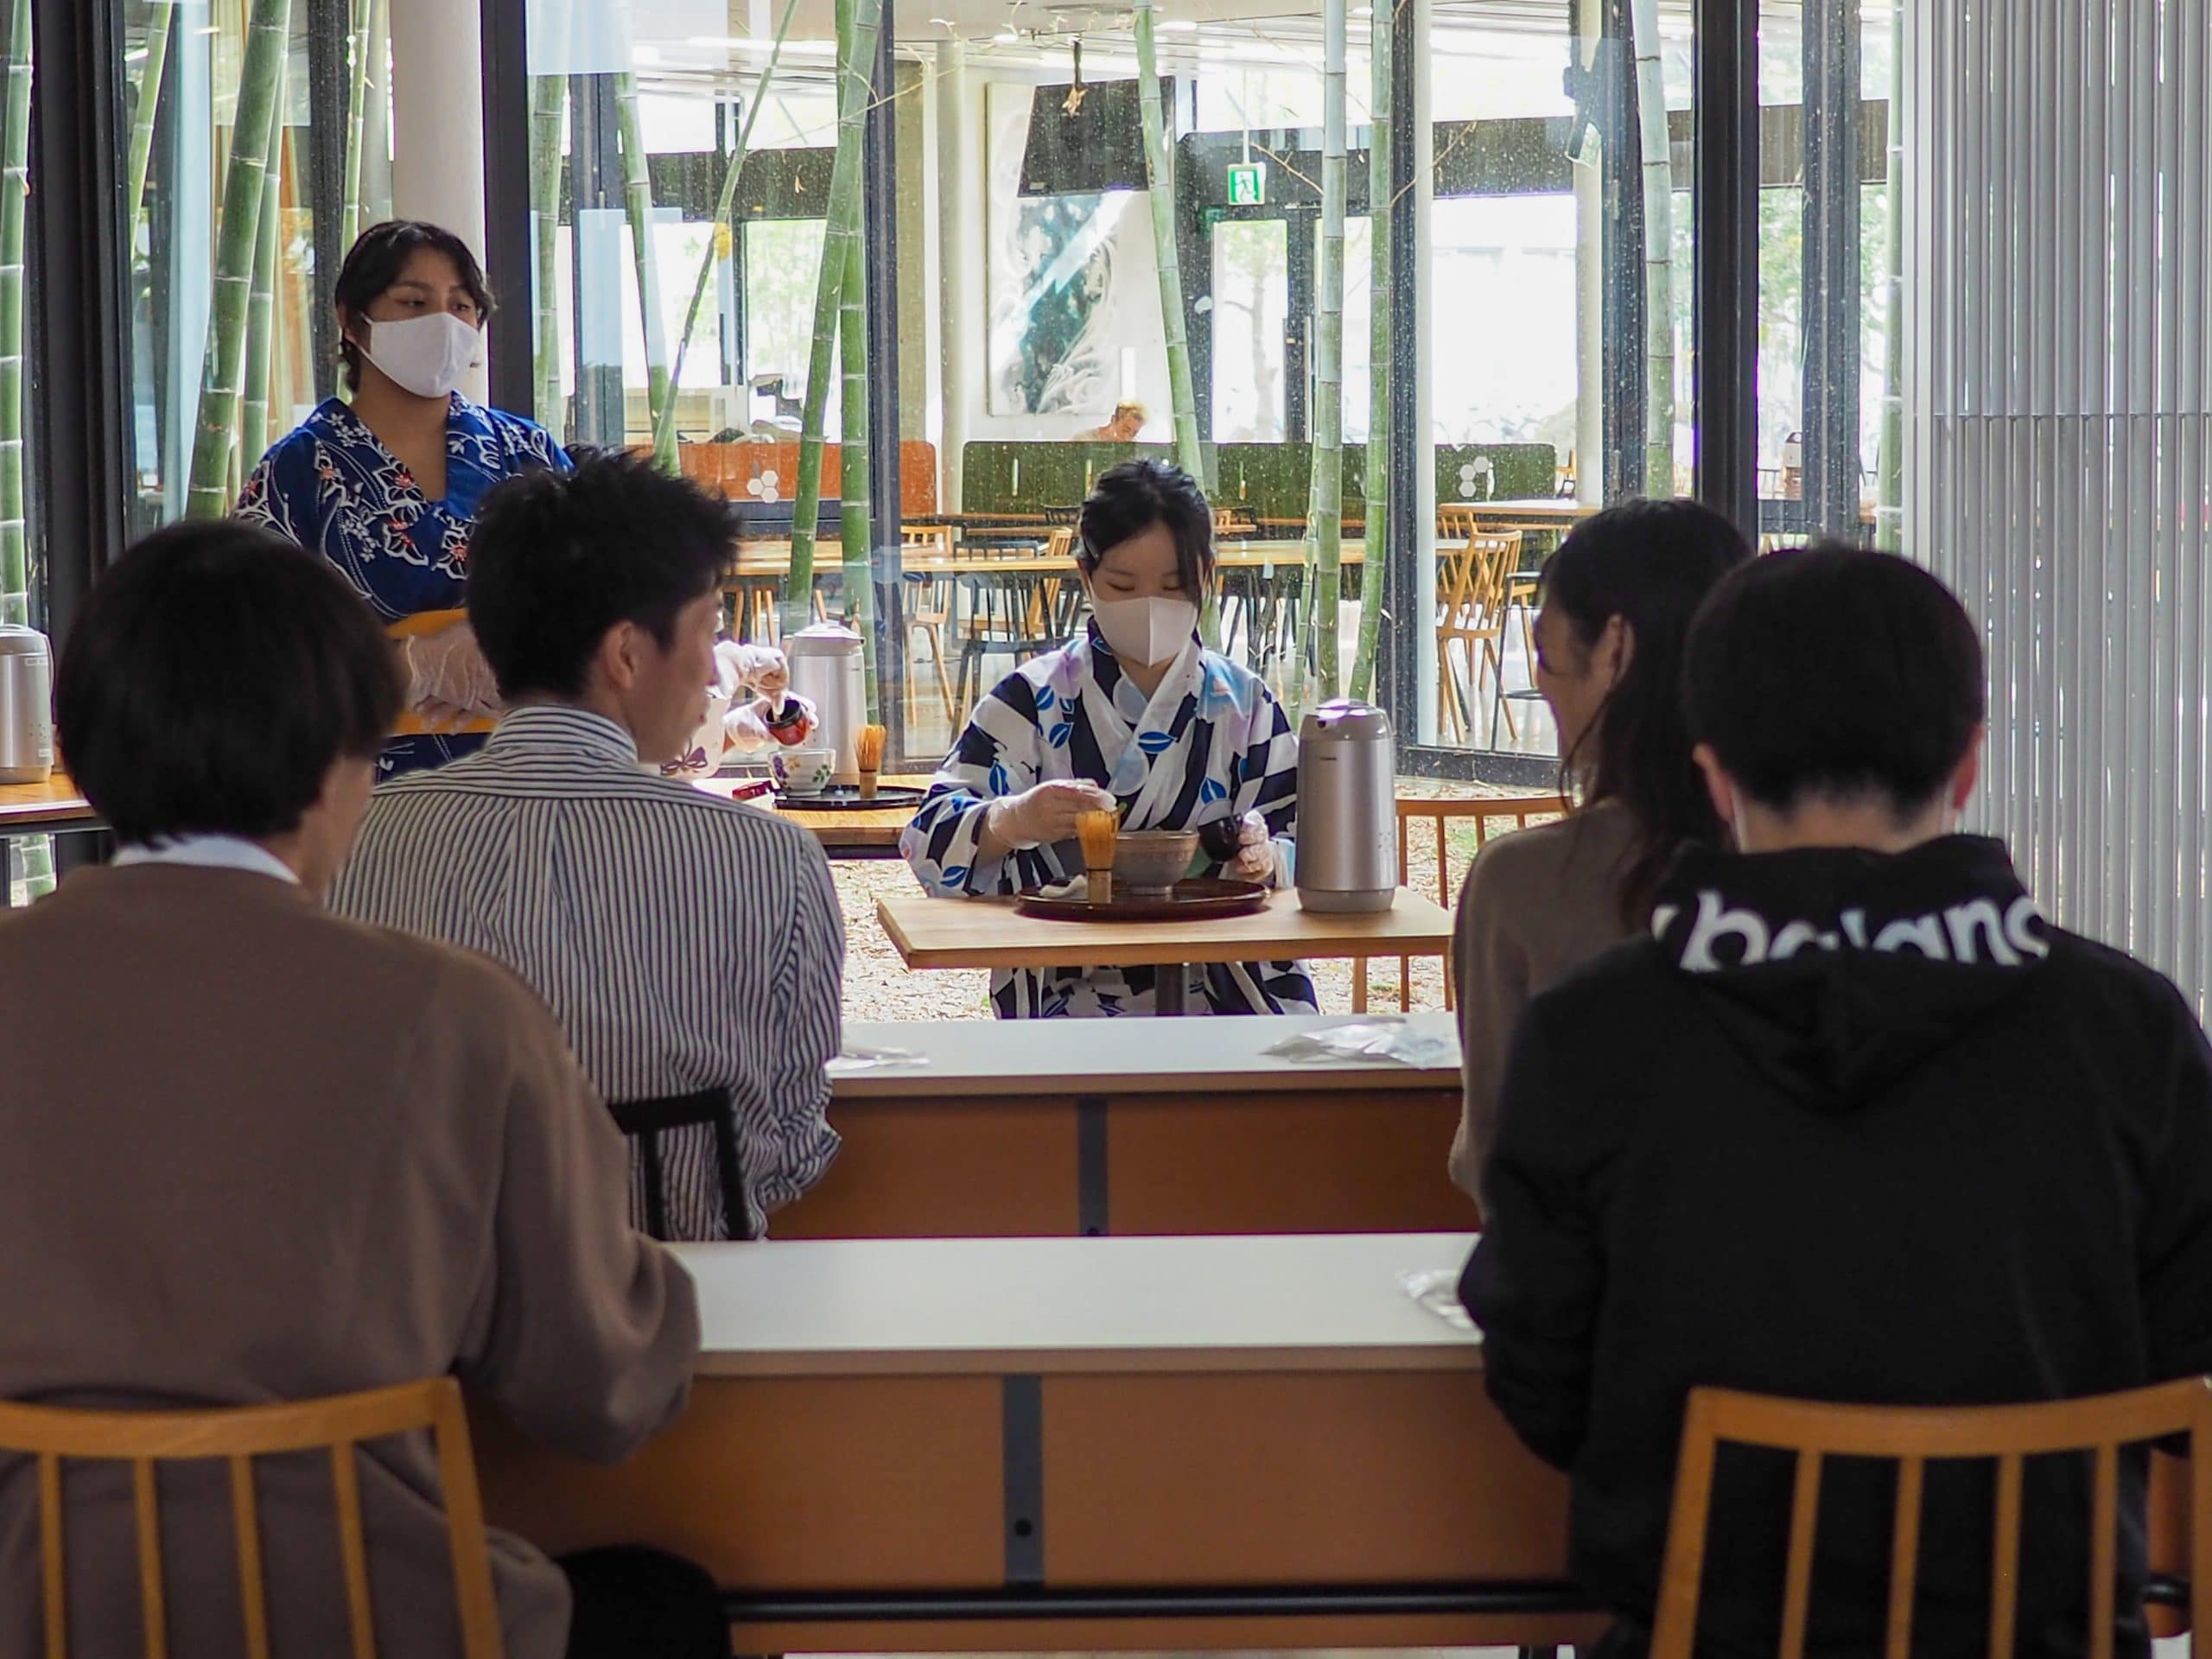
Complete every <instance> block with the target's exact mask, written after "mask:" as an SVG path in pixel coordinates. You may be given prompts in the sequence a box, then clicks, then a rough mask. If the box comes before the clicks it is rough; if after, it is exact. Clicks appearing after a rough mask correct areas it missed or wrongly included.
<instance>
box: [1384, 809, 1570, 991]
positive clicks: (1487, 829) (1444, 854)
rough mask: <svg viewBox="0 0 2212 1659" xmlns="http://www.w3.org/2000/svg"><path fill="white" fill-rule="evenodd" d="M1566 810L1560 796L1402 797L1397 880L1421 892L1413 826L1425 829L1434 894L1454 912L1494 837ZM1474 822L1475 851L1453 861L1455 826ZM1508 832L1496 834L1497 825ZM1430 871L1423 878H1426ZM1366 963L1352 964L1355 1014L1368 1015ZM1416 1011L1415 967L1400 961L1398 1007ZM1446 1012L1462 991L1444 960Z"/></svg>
mask: <svg viewBox="0 0 2212 1659" xmlns="http://www.w3.org/2000/svg"><path fill="white" fill-rule="evenodd" d="M1567 810H1568V804H1567V799H1566V798H1565V797H1564V796H1560V795H1495V796H1491V797H1489V798H1472V797H1470V798H1452V799H1435V798H1429V797H1425V796H1410V795H1401V796H1400V797H1399V798H1398V880H1399V881H1400V882H1401V883H1402V884H1403V885H1404V886H1406V887H1423V890H1424V891H1425V890H1426V888H1425V886H1424V884H1423V883H1422V882H1421V881H1419V880H1416V879H1415V876H1416V872H1415V871H1414V859H1413V855H1414V844H1415V835H1414V825H1415V824H1416V823H1418V824H1421V826H1422V828H1421V832H1420V836H1419V840H1420V842H1421V851H1422V852H1423V853H1426V852H1427V850H1428V849H1429V847H1430V846H1431V845H1433V847H1434V849H1435V852H1436V862H1435V864H1434V866H1433V868H1434V869H1435V871H1436V888H1435V893H1434V894H1433V897H1434V898H1435V899H1436V901H1437V902H1438V903H1439V904H1440V905H1442V906H1444V907H1445V908H1446V910H1449V909H1451V908H1452V899H1453V898H1454V896H1455V895H1456V894H1457V893H1459V884H1460V883H1461V882H1463V881H1465V880H1466V879H1467V866H1468V865H1470V864H1471V863H1473V862H1474V858H1475V855H1476V854H1477V853H1479V852H1480V851H1482V849H1484V847H1485V846H1487V845H1488V844H1489V843H1490V841H1491V837H1492V836H1502V835H1506V834H1510V832H1511V831H1512V830H1514V829H1527V828H1528V827H1529V824H1530V823H1534V822H1535V821H1536V820H1537V819H1539V818H1556V817H1563V816H1564V815H1565V814H1566V813H1567ZM1470 820H1471V821H1472V823H1473V824H1474V826H1475V841H1474V845H1473V847H1471V849H1468V852H1467V855H1466V856H1465V858H1461V859H1455V858H1453V857H1452V847H1451V837H1450V833H1449V828H1450V826H1451V824H1452V823H1454V822H1466V821H1470ZM1501 823H1502V824H1504V825H1506V826H1507V828H1505V829H1498V828H1497V827H1496V826H1497V825H1499V824H1501ZM1419 874H1421V875H1422V876H1426V874H1427V867H1424V868H1423V869H1422V870H1421V872H1420V873H1419ZM1367 967H1368V964H1367V960H1366V958H1364V957H1362V958H1360V959H1359V960H1358V961H1357V962H1355V963H1353V964H1352V970H1351V1007H1352V1012H1353V1013H1354V1014H1365V1013H1366V1012H1367V1002H1368V991H1369V988H1368V980H1367ZM1413 1005H1414V964H1413V958H1412V957H1399V958H1398V1006H1399V1007H1401V1008H1408V1009H1409V1008H1411V1007H1413ZM1444 1006H1445V1007H1447V1008H1454V1007H1458V1006H1459V987H1458V985H1457V983H1456V982H1455V980H1454V976H1453V973H1452V957H1451V956H1450V954H1449V953H1448V952H1447V953H1446V956H1445V958H1444Z"/></svg>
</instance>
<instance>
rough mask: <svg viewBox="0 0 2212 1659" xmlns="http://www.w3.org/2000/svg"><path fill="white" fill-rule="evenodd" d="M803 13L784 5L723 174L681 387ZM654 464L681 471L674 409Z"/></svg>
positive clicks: (687, 321)
mask: <svg viewBox="0 0 2212 1659" xmlns="http://www.w3.org/2000/svg"><path fill="white" fill-rule="evenodd" d="M797 15H798V0H784V15H783V16H782V18H781V19H779V21H778V22H777V24H776V38H775V41H774V43H773V44H772V45H771V46H770V47H769V48H768V61H767V62H766V64H764V65H762V66H761V69H760V81H759V82H758V83H757V84H756V85H755V86H754V87H753V104H752V107H751V108H749V109H747V111H746V112H745V124H744V126H743V127H741V128H740V129H739V130H738V135H737V149H736V150H735V151H734V153H733V154H732V155H731V156H730V158H729V166H728V168H725V169H724V170H723V172H722V188H721V195H720V196H719V197H717V198H716V199H715V223H714V229H713V232H712V234H710V235H709V237H708V238H707V251H706V252H705V253H704V254H703V255H702V256H701V257H700V260H699V277H698V280H697V281H696V282H695V283H692V285H691V305H690V309H688V310H687V311H685V312H684V314H683V333H682V334H680V335H678V336H677V341H676V384H677V385H683V359H685V358H686V357H688V356H690V353H691V340H692V336H693V335H694V334H696V332H697V331H698V327H699V316H700V313H701V311H702V309H703V308H704V307H705V305H706V300H707V288H708V285H709V283H712V282H713V281H714V279H715V261H716V259H717V258H718V257H720V256H721V238H723V237H724V236H726V235H734V233H735V232H736V228H737V219H736V212H737V187H738V181H739V179H740V177H741V175H742V174H743V173H744V171H745V158H746V156H747V154H749V153H750V151H751V149H752V147H753V126H754V124H756V123H757V122H758V121H759V120H760V111H762V110H763V109H764V108H766V105H767V102H768V88H769V86H771V85H772V83H773V81H774V79H775V74H776V66H777V64H778V63H779V61H780V60H782V58H783V55H784V37H785V35H788V34H789V33H790V32H791V19H792V18H793V17H794V16H797ZM653 461H654V462H655V463H656V464H657V465H658V467H660V468H661V470H662V471H663V472H667V473H673V472H675V471H676V470H677V460H676V410H675V405H674V404H672V403H671V404H670V406H669V408H668V409H667V410H666V411H664V414H663V416H662V418H661V419H660V420H659V421H658V423H656V424H655V425H654V427H653Z"/></svg>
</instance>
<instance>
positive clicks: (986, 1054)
mask: <svg viewBox="0 0 2212 1659" xmlns="http://www.w3.org/2000/svg"><path fill="white" fill-rule="evenodd" d="M1369 1019H1372V1020H1386V1021H1395V1022H1398V1023H1402V1025H1403V1026H1404V1027H1406V1028H1407V1030H1408V1031H1409V1032H1412V1033H1418V1034H1420V1035H1421V1036H1424V1037H1436V1038H1441V1039H1445V1040H1446V1041H1447V1042H1449V1043H1450V1044H1451V1054H1450V1058H1449V1059H1448V1060H1447V1061H1446V1062H1444V1063H1442V1064H1440V1065H1433V1066H1413V1065H1399V1064H1397V1063H1395V1062H1392V1061H1360V1060H1327V1061H1313V1060H1293V1059H1286V1058H1283V1057H1281V1055H1275V1054H1269V1053H1268V1052H1267V1050H1268V1049H1269V1048H1270V1047H1272V1046H1274V1045H1275V1044H1277V1043H1280V1042H1281V1041H1282V1040H1283V1039H1285V1038H1287V1037H1289V1036H1293V1035H1294V1034H1295V1033H1299V1032H1303V1031H1315V1030H1319V1029H1321V1028H1323V1027H1330V1026H1342V1025H1348V1024H1350V1023H1351V1021H1352V1020H1369ZM1129 1029H1130V1028H1129V1027H1128V1024H1127V1023H1126V1022H1125V1021H1122V1020H916V1021H912V1022H911V1023H891V1022H881V1023H879V1022H874V1021H859V1020H856V1021H854V1022H852V1023H850V1024H848V1025H847V1026H846V1027H845V1052H847V1053H848V1054H857V1053H861V1052H868V1051H878V1052H880V1051H884V1050H903V1051H905V1052H907V1053H909V1054H911V1055H912V1056H914V1057H915V1058H912V1059H907V1060H898V1061H893V1062H890V1063H887V1064H885V1065H877V1066H872V1067H870V1068H869V1069H868V1070H867V1071H840V1072H839V1073H838V1074H837V1075H836V1083H835V1085H834V1094H835V1097H836V1098H837V1099H839V1100H866V1099H868V1098H869V1097H871V1096H874V1097H879V1098H880V1097H884V1096H895V1097H897V1098H899V1099H913V1098H916V1097H920V1096H936V1095H959V1096H978V1095H1036V1094H1058V1095H1066V1094H1071V1093H1075V1092H1077V1091H1081V1092H1083V1093H1086V1094H1169V1093H1180V1092H1183V1091H1185V1090H1191V1089H1194V1088H1201V1089H1207V1090H1233V1091H1235V1092H1237V1093H1249V1092H1251V1091H1252V1090H1258V1089H1281V1088H1283V1087H1284V1086H1286V1085H1294V1086H1297V1087H1300V1088H1306V1089H1312V1090H1324V1089H1327V1090H1405V1089H1439V1088H1457V1087H1458V1086H1459V1023H1458V1020H1457V1017H1456V1016H1455V1015H1452V1014H1446V1013H1443V1012H1441V1011H1431V1012H1417V1013H1414V1014H1376V1015H1364V1014H1351V1015H1346V1014H1265V1015H1261V1016H1258V1017H1256V1018H1241V1017H1240V1018H1236V1019H1218V1020H1204V1019H1200V1020H1150V1021H1147V1023H1146V1024H1145V1026H1144V1027H1143V1032H1142V1035H1143V1040H1142V1041H1141V1042H1133V1041H1132V1040H1130V1035H1129Z"/></svg>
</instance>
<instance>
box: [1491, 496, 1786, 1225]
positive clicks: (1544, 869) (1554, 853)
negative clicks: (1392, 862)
mask: <svg viewBox="0 0 2212 1659" xmlns="http://www.w3.org/2000/svg"><path fill="white" fill-rule="evenodd" d="M1750 559H1751V543H1749V542H1747V541H1746V540H1745V538H1744V534H1743V532H1742V531H1739V530H1738V529H1737V528H1736V527H1735V525H1733V524H1731V523H1729V522H1728V520H1727V519H1726V518H1723V517H1722V516H1721V515H1720V514H1719V513H1717V512H1714V511H1713V509H1712V508H1710V507H1707V506H1700V505H1699V504H1698V503H1696V502H1694V501H1628V502H1624V503H1622V504H1621V505H1618V506H1616V507H1608V508H1607V509H1606V510H1605V512H1600V513H1599V514H1597V515H1596V516H1595V517H1593V518H1588V519H1586V520H1584V521H1583V523H1581V524H1579V525H1577V526H1576V527H1575V529H1574V531H1573V533H1571V534H1570V535H1569V536H1568V537H1567V539H1566V541H1565V542H1563V543H1560V549H1559V550H1558V551H1557V552H1556V553H1554V554H1553V555H1552V556H1551V558H1550V559H1549V560H1548V562H1547V563H1546V564H1545V566H1544V573H1543V580H1542V586H1541V589H1540V602H1541V609H1540V610H1539V612H1538V613H1537V616H1536V625H1535V647H1536V649H1535V669H1534V677H1535V683H1536V690H1537V691H1538V692H1539V693H1541V695H1542V696H1543V699H1544V702H1546V704H1547V705H1548V706H1549V708H1550V709H1551V712H1552V718H1553V721H1554V723H1555V724H1556V725H1557V727H1558V728H1559V746H1560V791H1561V793H1563V794H1565V795H1567V797H1568V798H1569V799H1571V800H1572V801H1573V802H1574V804H1575V806H1574V810H1573V811H1572V812H1570V813H1569V814H1568V815H1567V817H1565V818H1563V819H1561V820H1560V821H1559V822H1556V823H1547V824H1538V825H1536V826H1535V827H1533V828H1531V829H1526V830H1523V831H1522V832H1521V833H1519V834H1516V835H1511V836H1502V837H1500V838H1499V839H1498V840H1497V841H1494V842H1491V843H1490V845H1489V846H1487V847H1485V848H1484V849H1483V850H1482V851H1481V852H1480V853H1479V854H1478V855H1476V858H1475V861H1474V864H1473V866H1472V867H1471V868H1470V869H1469V870H1468V872H1467V880H1466V884H1465V887H1463V888H1462V889H1461V891H1460V894H1459V920H1458V925H1457V927H1456V929H1455V930H1454V937H1453V941H1452V955H1453V968H1454V971H1455V975H1456V978H1457V982H1458V988H1459V1035H1460V1045H1459V1046H1460V1052H1461V1055H1462V1057H1463V1058H1462V1059H1461V1069H1462V1076H1463V1094H1464V1096H1465V1098H1464V1104H1463V1108H1462V1111H1461V1115H1460V1119H1459V1133H1458V1135H1456V1136H1455V1137H1454V1138H1453V1140H1452V1156H1451V1168H1452V1179H1453V1180H1454V1181H1456V1182H1457V1183H1458V1184H1459V1185H1460V1186H1461V1187H1462V1188H1463V1189H1465V1191H1466V1192H1468V1193H1470V1194H1471V1195H1475V1196H1479V1193H1478V1187H1479V1185H1480V1174H1481V1164H1482V1159H1483V1156H1484V1154H1485V1153H1486V1152H1487V1151H1488V1149H1489V1147H1490V1142H1491V1135H1493V1133H1494V1132H1495V1131H1496V1128H1497V1090H1498V1085H1499V1084H1500V1082H1501V1081H1502V1080H1503V1075H1504V1070H1505V1046H1506V1042H1507V1039H1510V1037H1511V1036H1512V1034H1513V1025H1514V1022H1515V1021H1516V1020H1518V1019H1519V1018H1520V1017H1521V1010H1522V1008H1524V1007H1527V1006H1528V1002H1529V997H1530V996H1531V995H1534V994H1535V992H1537V991H1540V990H1541V989H1542V988H1544V987H1545V986H1547V985H1548V984H1550V983H1551V982H1552V981H1554V980H1555V979H1557V978H1558V977H1559V976H1560V975H1562V974H1564V973H1566V972H1567V970H1568V969H1571V968H1573V967H1574V966H1575V965H1576V964H1577V963H1583V962H1586V961H1588V960H1589V959H1590V958H1591V957H1594V956H1596V955H1598V954H1599V952H1600V951H1602V950H1605V949H1607V948H1608V947H1609V946H1611V945H1615V944H1619V943H1620V942H1621V941H1622V940H1623V939H1624V938H1628V937H1629V936H1630V934H1632V933H1634V932H1637V931H1639V930H1640V929H1641V928H1642V927H1643V925H1644V923H1645V921H1646V920H1647V919H1648V918H1649V915H1650V912H1651V894H1652V889H1653V888H1654V887H1656V885H1657V882H1658V879H1659V874H1660V872H1661V871H1662V870H1663V869H1664V868H1666V865H1667V863H1668V861H1669V860H1670V859H1672V858H1673V857H1674V855H1675V853H1676V852H1678V851H1679V850H1680V849H1682V848H1684V847H1686V846H1689V845H1691V844H1692V843H1694V842H1713V841H1714V840H1716V839H1717V838H1718V837H1719V829H1720V821H1719V819H1718V818H1716V817H1714V816H1713V807H1712V804H1710V803H1709V802H1708V801H1707V799H1706V797H1705V785H1704V783H1703V782H1702V780H1700V778H1699V776H1698V771H1697V767H1696V766H1695V765H1694V764H1693V763H1692V761H1691V760H1690V741H1689V734H1688V729H1687V728H1685V727H1684V725H1683V723H1682V710H1681V674H1682V645H1683V642H1684V641H1685V640H1686V639H1688V636H1689V629H1690V619H1691V617H1692V616H1694V615H1695V614H1696V612H1697V607H1698V606H1699V605H1700V603H1701V602H1702V601H1703V600H1704V599H1705V596H1706V595H1707V594H1709V593H1711V592H1712V591H1713V584H1714V583H1716V582H1719V580H1720V579H1721V578H1722V577H1723V576H1725V575H1727V574H1728V573H1729V572H1730V571H1731V570H1732V569H1736V568H1737V567H1738V565H1741V564H1744V563H1748V562H1749V561H1750Z"/></svg>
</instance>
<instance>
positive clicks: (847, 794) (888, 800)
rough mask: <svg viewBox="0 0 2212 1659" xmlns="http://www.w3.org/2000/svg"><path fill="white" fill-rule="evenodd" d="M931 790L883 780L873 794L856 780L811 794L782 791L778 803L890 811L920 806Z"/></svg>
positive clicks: (804, 807) (814, 808)
mask: <svg viewBox="0 0 2212 1659" xmlns="http://www.w3.org/2000/svg"><path fill="white" fill-rule="evenodd" d="M928 794H929V791H927V790H925V789H915V788H912V787H911V786H910V785H905V784H882V785H878V786H877V788H876V791H875V794H874V798H868V797H864V796H863V795H861V791H860V788H859V786H858V785H855V784H831V785H829V787H828V788H826V789H823V790H819V791H816V792H815V793H813V794H810V795H779V796H777V797H776V804H777V805H779V806H787V807H790V808H791V809H792V810H794V811H798V812H886V811H897V810H900V809H902V808H912V807H917V806H919V805H920V804H922V802H923V801H924V799H925V798H927V796H928Z"/></svg>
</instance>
